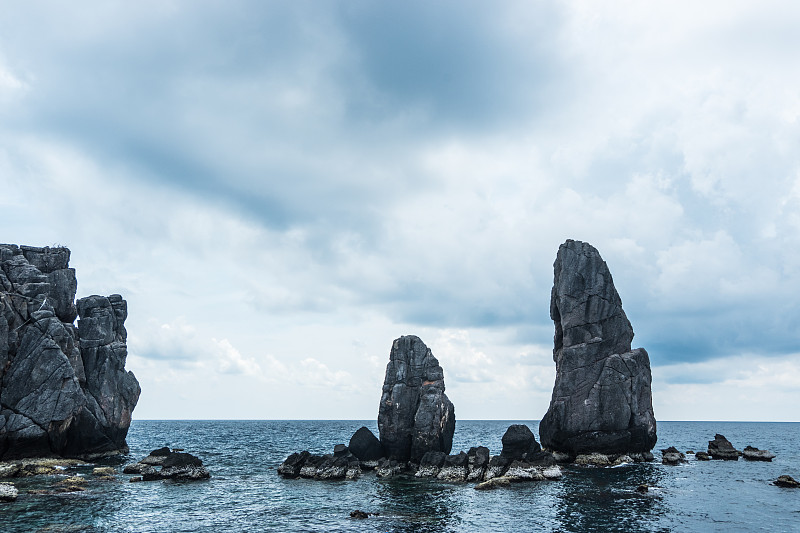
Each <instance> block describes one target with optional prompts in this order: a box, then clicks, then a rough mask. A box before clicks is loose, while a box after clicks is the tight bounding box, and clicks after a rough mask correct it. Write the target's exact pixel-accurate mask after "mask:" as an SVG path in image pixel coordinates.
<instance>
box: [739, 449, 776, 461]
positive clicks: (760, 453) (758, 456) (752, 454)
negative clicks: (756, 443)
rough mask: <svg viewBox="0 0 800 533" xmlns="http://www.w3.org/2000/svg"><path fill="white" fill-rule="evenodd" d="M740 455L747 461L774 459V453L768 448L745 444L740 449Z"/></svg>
mask: <svg viewBox="0 0 800 533" xmlns="http://www.w3.org/2000/svg"><path fill="white" fill-rule="evenodd" d="M742 457H744V458H745V459H747V460H748V461H772V460H773V459H775V454H774V453H772V452H771V451H769V450H759V449H758V448H754V447H752V446H745V447H744V450H742Z"/></svg>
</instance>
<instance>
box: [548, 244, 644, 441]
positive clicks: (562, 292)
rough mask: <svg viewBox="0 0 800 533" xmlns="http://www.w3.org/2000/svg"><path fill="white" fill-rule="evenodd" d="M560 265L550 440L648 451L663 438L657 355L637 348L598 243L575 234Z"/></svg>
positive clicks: (554, 297)
mask: <svg viewBox="0 0 800 533" xmlns="http://www.w3.org/2000/svg"><path fill="white" fill-rule="evenodd" d="M553 267H554V282H553V290H552V293H551V300H550V316H551V318H552V319H553V322H554V324H555V336H554V349H553V360H554V361H555V363H556V381H555V385H554V387H553V396H552V399H551V401H550V407H549V409H548V410H547V413H546V414H545V416H544V417H543V418H542V421H541V422H540V424H539V436H540V437H541V441H542V445H543V446H544V447H545V448H547V449H549V450H553V451H561V452H566V453H569V454H570V455H573V456H574V455H579V454H589V453H592V452H599V453H604V454H619V453H630V452H648V451H649V450H651V449H652V448H653V446H654V445H655V443H656V420H655V416H654V415H653V405H652V396H651V388H650V387H651V374H650V359H649V357H648V355H647V352H646V351H645V350H644V349H643V348H637V349H636V350H631V341H632V340H633V328H632V327H631V324H630V322H629V321H628V318H627V316H626V315H625V312H624V311H623V310H622V300H621V299H620V297H619V294H618V293H617V290H616V288H615V287H614V283H613V280H612V278H611V273H610V272H609V270H608V266H607V265H606V263H605V261H603V259H602V257H600V253H599V252H598V251H597V250H596V249H595V248H594V247H593V246H591V245H590V244H588V243H584V242H580V241H573V240H568V241H566V242H565V243H564V244H562V245H561V247H560V248H559V250H558V255H557V257H556V261H555V264H554V265H553Z"/></svg>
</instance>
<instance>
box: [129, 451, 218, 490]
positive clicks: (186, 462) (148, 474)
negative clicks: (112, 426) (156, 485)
mask: <svg viewBox="0 0 800 533" xmlns="http://www.w3.org/2000/svg"><path fill="white" fill-rule="evenodd" d="M122 473H123V474H140V475H139V476H137V477H132V478H131V479H130V481H131V482H137V481H157V480H160V479H174V480H182V481H196V480H201V479H208V478H210V477H211V474H210V473H209V471H208V470H207V469H206V468H205V467H204V466H203V461H202V460H201V459H200V458H199V457H195V456H194V455H192V454H190V453H184V452H181V451H176V450H170V449H169V448H166V447H164V448H159V449H157V450H153V451H152V452H150V455H148V456H147V457H145V458H144V459H142V460H141V461H139V462H138V463H132V464H129V465H125V467H124V468H123V469H122Z"/></svg>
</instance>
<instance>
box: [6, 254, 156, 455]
mask: <svg viewBox="0 0 800 533" xmlns="http://www.w3.org/2000/svg"><path fill="white" fill-rule="evenodd" d="M69 257H70V252H69V250H68V249H66V248H36V247H30V246H21V247H20V246H15V245H6V244H0V399H2V400H1V402H0V459H8V458H15V457H34V456H50V455H58V456H65V457H100V456H102V455H104V454H112V453H119V452H124V451H126V450H127V445H126V443H125V437H126V436H127V432H128V427H129V426H130V421H131V414H132V412H133V409H134V407H135V406H136V402H137V401H138V398H139V394H140V389H139V384H138V382H137V381H136V378H135V377H134V376H133V374H132V373H130V372H126V371H125V359H126V358H127V347H126V344H125V341H126V337H127V333H126V332H125V328H124V325H123V322H124V320H125V318H127V311H126V304H125V301H124V300H123V299H122V297H121V296H119V295H112V296H110V297H108V298H105V297H102V296H93V297H89V298H83V299H81V300H79V301H78V302H77V305H76V303H75V302H74V297H75V292H76V289H77V282H76V278H75V271H74V269H71V268H69ZM106 306H107V307H109V311H108V312H105V311H103V310H102V308H104V307H106ZM79 310H80V311H81V313H80V316H81V319H80V320H79V322H78V327H77V328H76V327H75V325H74V324H73V322H74V320H75V317H76V314H78V311H79ZM106 314H107V315H113V319H110V316H109V320H104V319H102V318H100V317H101V315H106Z"/></svg>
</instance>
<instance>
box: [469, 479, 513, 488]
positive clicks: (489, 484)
mask: <svg viewBox="0 0 800 533" xmlns="http://www.w3.org/2000/svg"><path fill="white" fill-rule="evenodd" d="M509 485H511V479H510V478H507V477H502V476H501V477H495V478H491V479H487V480H486V481H483V482H481V483H478V484H477V485H475V490H491V489H496V488H498V487H507V486H509Z"/></svg>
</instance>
